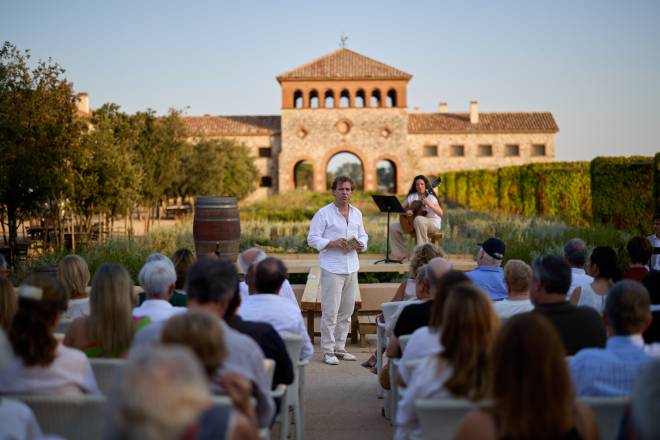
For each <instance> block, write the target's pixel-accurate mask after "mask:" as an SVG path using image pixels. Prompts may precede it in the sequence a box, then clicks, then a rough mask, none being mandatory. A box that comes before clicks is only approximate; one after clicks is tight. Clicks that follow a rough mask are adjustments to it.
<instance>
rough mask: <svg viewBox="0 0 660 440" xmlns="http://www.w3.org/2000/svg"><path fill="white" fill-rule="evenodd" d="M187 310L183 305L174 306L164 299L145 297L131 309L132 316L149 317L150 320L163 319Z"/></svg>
mask: <svg viewBox="0 0 660 440" xmlns="http://www.w3.org/2000/svg"><path fill="white" fill-rule="evenodd" d="M186 310H188V309H187V308H185V307H174V306H173V305H172V304H170V303H169V302H167V301H165V300H164V299H146V300H145V301H144V302H143V303H142V304H140V306H139V307H136V308H134V309H133V316H134V317H145V316H147V317H149V318H150V319H151V322H158V321H165V320H167V319H168V318H169V317H170V316H172V315H175V314H177V313H182V312H185V311H186Z"/></svg>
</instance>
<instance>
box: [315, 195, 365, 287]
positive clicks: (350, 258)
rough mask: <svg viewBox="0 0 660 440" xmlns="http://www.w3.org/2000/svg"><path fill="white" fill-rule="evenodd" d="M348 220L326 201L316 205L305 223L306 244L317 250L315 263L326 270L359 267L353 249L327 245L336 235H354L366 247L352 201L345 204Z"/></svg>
mask: <svg viewBox="0 0 660 440" xmlns="http://www.w3.org/2000/svg"><path fill="white" fill-rule="evenodd" d="M348 207H349V209H348V221H347V220H346V218H345V217H344V216H343V215H341V212H339V208H337V206H336V205H335V204H334V203H330V204H328V205H326V206H324V207H323V208H321V209H319V210H318V211H317V212H316V214H314V217H313V218H312V222H311V224H310V225H309V235H308V236H307V244H309V245H310V246H311V247H313V248H315V249H316V250H318V251H319V265H320V266H321V269H324V270H326V271H328V272H330V273H336V274H349V273H353V272H357V271H358V269H360V260H359V259H358V255H357V251H355V250H350V251H348V252H347V251H345V250H343V249H338V248H331V249H328V248H327V245H328V243H329V242H330V241H332V240H336V239H338V238H345V239H347V240H350V239H351V238H356V239H357V240H358V241H359V242H360V243H362V244H363V245H364V249H363V250H362V252H364V251H365V250H366V249H367V241H368V237H367V233H366V232H365V230H364V225H363V224H362V213H361V212H360V210H359V209H357V208H356V207H354V206H352V205H348Z"/></svg>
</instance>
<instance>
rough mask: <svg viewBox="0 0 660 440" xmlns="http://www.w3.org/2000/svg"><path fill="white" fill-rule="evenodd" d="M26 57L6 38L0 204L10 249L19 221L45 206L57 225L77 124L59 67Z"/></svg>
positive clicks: (0, 57) (1, 53)
mask: <svg viewBox="0 0 660 440" xmlns="http://www.w3.org/2000/svg"><path fill="white" fill-rule="evenodd" d="M29 58H30V54H29V51H24V52H21V51H20V50H18V49H17V48H16V47H15V46H13V45H12V44H11V43H9V42H5V43H4V45H3V47H2V49H1V50H0V157H1V158H2V160H1V161H0V203H1V204H3V205H4V209H5V211H6V214H7V219H8V229H9V245H10V249H11V252H12V253H13V252H14V251H15V249H16V240H17V232H18V226H19V224H20V223H21V222H22V221H24V220H25V219H27V218H29V217H30V216H33V215H36V214H39V213H42V212H43V211H44V208H49V209H50V214H51V215H53V216H54V217H55V220H56V222H57V224H58V225H59V226H61V210H60V209H59V208H60V206H61V203H62V200H63V197H64V196H65V194H66V193H68V190H69V188H70V185H71V164H72V160H73V158H74V157H75V156H76V153H77V149H78V148H79V146H80V142H79V141H80V136H81V128H82V123H81V120H80V119H79V118H77V117H76V115H75V99H76V98H75V96H74V95H73V89H72V86H71V84H70V83H68V82H66V81H65V80H64V79H63V78H62V75H63V73H64V70H63V69H62V68H61V67H60V66H59V65H58V64H56V63H54V62H53V61H52V60H50V59H49V60H48V61H46V62H44V61H39V62H38V63H37V65H36V67H35V68H34V69H30V67H29V66H28V60H29ZM59 230H60V231H62V230H63V229H62V228H61V227H60V228H59ZM59 236H61V234H60V235H59Z"/></svg>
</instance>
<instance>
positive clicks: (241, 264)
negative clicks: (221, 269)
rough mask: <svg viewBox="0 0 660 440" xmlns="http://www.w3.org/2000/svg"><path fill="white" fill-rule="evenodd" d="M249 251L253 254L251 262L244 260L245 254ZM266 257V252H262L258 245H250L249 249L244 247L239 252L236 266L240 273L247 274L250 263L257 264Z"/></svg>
mask: <svg viewBox="0 0 660 440" xmlns="http://www.w3.org/2000/svg"><path fill="white" fill-rule="evenodd" d="M249 253H254V254H255V256H254V258H253V259H252V262H250V263H248V262H247V261H245V256H246V255H247V254H249ZM266 257H268V255H266V252H264V250H263V249H260V248H258V247H252V248H250V249H246V250H244V251H243V252H241V253H240V254H239V256H238V268H239V269H240V270H241V273H244V274H247V272H248V269H249V268H250V265H252V264H254V265H256V264H259V263H261V262H262V261H264V260H265V259H266Z"/></svg>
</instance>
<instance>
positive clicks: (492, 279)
mask: <svg viewBox="0 0 660 440" xmlns="http://www.w3.org/2000/svg"><path fill="white" fill-rule="evenodd" d="M478 246H479V251H478V252H477V267H476V268H475V269H474V270H472V271H470V272H467V276H468V277H469V278H470V279H471V280H472V282H473V283H474V284H475V285H476V286H477V287H479V288H480V289H482V290H483V291H484V292H486V293H487V294H488V295H489V296H490V299H491V300H493V301H500V300H503V299H504V298H506V297H507V292H506V286H505V285H504V277H503V274H502V267H501V266H502V260H503V259H504V252H505V251H506V247H505V246H504V242H503V241H502V240H500V239H499V238H495V237H490V238H489V239H488V240H486V241H484V242H483V243H480V244H478Z"/></svg>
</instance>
